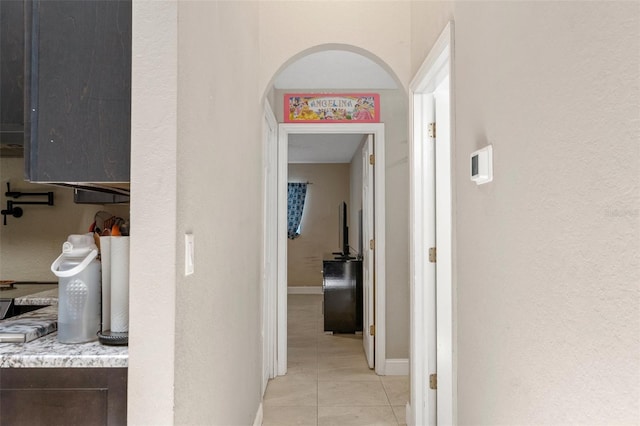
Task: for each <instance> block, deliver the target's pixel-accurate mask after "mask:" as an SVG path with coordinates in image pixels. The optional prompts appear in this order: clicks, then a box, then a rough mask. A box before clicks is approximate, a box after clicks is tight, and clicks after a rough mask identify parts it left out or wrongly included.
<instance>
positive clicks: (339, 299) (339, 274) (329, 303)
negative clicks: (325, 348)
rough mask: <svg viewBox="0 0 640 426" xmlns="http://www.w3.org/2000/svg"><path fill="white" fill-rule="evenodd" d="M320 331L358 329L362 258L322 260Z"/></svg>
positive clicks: (359, 323) (359, 329)
mask: <svg viewBox="0 0 640 426" xmlns="http://www.w3.org/2000/svg"><path fill="white" fill-rule="evenodd" d="M322 274H323V284H322V286H323V290H324V303H323V305H324V307H323V309H324V331H331V332H334V333H355V332H356V331H362V261H360V260H351V259H349V260H344V259H337V260H324V261H323V262H322Z"/></svg>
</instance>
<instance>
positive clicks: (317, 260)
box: [276, 123, 385, 375]
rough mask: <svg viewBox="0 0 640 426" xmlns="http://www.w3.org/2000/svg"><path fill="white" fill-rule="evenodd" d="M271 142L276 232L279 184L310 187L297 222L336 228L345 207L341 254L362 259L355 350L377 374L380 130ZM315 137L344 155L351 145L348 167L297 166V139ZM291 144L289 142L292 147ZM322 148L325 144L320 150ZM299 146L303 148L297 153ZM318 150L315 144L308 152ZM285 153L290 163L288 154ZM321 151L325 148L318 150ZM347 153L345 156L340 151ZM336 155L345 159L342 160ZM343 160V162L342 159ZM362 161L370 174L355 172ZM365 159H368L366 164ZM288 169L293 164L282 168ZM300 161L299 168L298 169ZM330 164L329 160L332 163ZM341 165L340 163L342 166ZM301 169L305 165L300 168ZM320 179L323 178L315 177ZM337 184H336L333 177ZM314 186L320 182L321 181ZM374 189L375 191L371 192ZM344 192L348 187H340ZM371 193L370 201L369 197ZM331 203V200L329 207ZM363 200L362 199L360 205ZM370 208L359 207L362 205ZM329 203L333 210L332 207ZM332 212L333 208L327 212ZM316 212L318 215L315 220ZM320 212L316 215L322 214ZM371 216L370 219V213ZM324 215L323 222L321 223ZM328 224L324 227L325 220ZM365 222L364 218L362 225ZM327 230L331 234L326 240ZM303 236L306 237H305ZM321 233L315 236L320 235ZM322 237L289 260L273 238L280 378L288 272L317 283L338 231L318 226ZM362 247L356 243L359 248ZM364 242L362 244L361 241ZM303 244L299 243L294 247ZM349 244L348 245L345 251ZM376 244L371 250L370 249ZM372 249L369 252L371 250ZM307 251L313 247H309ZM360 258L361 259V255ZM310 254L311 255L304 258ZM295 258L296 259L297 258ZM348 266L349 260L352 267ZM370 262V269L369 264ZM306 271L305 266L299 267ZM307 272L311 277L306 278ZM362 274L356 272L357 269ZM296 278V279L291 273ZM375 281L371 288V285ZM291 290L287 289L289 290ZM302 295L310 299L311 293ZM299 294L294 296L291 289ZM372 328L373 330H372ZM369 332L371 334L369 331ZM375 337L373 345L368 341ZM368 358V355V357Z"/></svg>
mask: <svg viewBox="0 0 640 426" xmlns="http://www.w3.org/2000/svg"><path fill="white" fill-rule="evenodd" d="M278 133H279V135H278V161H277V163H278V179H277V180H278V185H277V186H278V188H277V193H278V208H277V211H278V229H283V230H284V229H286V227H287V221H286V211H287V184H288V182H290V181H294V182H295V181H302V182H304V183H307V182H308V183H310V185H309V189H308V194H309V197H310V199H309V205H308V206H306V207H305V209H307V208H308V209H309V210H311V209H313V210H314V212H313V213H305V216H306V215H308V217H309V218H310V217H311V216H319V217H320V219H319V220H320V221H322V220H323V217H324V220H325V222H326V221H327V220H329V221H331V219H333V222H335V223H334V224H335V225H338V222H339V214H340V210H339V206H340V205H342V202H343V201H344V202H345V203H346V204H347V205H350V206H351V209H350V210H349V211H348V217H347V218H346V219H347V220H348V224H349V225H350V226H349V230H348V233H349V237H350V239H349V241H351V243H350V244H349V245H350V246H351V249H350V252H349V254H350V255H351V256H352V257H355V258H356V259H358V258H359V257H361V258H362V259H363V260H365V259H366V262H365V264H366V266H365V268H366V269H365V270H364V271H363V277H365V279H364V280H363V296H364V297H363V300H364V302H363V305H362V309H363V338H362V342H363V346H364V351H365V354H366V356H367V363H368V365H369V366H370V367H371V368H375V371H376V373H378V374H381V373H382V366H383V365H384V364H383V363H381V362H380V361H381V360H384V350H385V348H384V332H385V327H384V308H383V307H384V303H385V295H384V288H385V285H384V259H385V258H384V256H385V253H384V235H385V232H384V170H385V169H384V125H383V124H379V123H372V124H370V123H360V124H319V125H316V124H280V125H279V132H278ZM318 136H323V137H324V138H325V141H331V140H333V141H334V143H339V144H341V147H342V149H343V151H344V149H345V146H346V144H345V141H346V140H351V144H352V145H353V148H351V150H352V151H351V152H347V153H346V156H347V157H349V159H348V161H349V162H348V163H346V162H342V163H327V162H326V161H328V160H327V159H325V160H315V161H324V162H323V163H321V164H318V163H316V164H315V165H313V163H311V162H310V161H311V160H309V158H310V157H307V158H306V159H305V158H304V156H305V155H308V152H307V153H306V154H305V151H308V146H309V145H305V144H304V143H303V142H304V139H305V137H309V138H317V137H318ZM296 138H297V139H296ZM327 143H328V144H330V143H331V142H327ZM304 146H307V148H305V147H304ZM313 146H315V147H320V145H318V144H317V143H316V144H315V145H313ZM290 148H291V156H290V154H289V152H290ZM325 148H328V146H327V147H325ZM371 150H374V151H375V153H376V157H375V161H372V163H373V164H370V163H369V158H370V156H371V154H373V153H372V152H370V151H371ZM320 151H322V152H325V154H326V155H334V156H335V155H337V153H336V150H332V149H330V148H329V149H322V148H320ZM347 151H348V150H347ZM342 155H345V154H344V153H343V154H342ZM345 158H346V157H345ZM365 158H366V160H367V164H368V167H370V169H369V170H370V173H365V172H363V169H364V166H365ZM371 158H373V156H371ZM290 161H293V163H290ZM302 161H304V162H302ZM334 161H335V160H334ZM342 161H347V160H345V159H343V160H342ZM305 164H307V165H306V166H305ZM323 169H324V170H323ZM323 175H325V176H326V182H325V178H323V177H322V176H323ZM341 176H342V177H341ZM365 176H366V177H369V178H371V180H372V181H373V179H375V181H376V185H375V186H373V185H370V184H365V183H364V179H365ZM320 179H323V180H322V181H321V180H320ZM331 182H333V185H334V188H333V189H332V190H326V191H324V190H323V189H326V188H322V187H321V185H322V186H326V185H328V184H330V183H331ZM378 182H379V184H378ZM341 184H342V185H343V188H342V191H340V190H338V191H336V189H339V188H337V187H339V186H340V185H341ZM347 185H348V187H347ZM351 188H355V189H354V191H353V192H354V193H351V192H352V191H351ZM363 189H367V190H368V191H370V195H369V196H368V197H366V196H364V197H363V195H361V194H363V192H362V191H363ZM314 193H315V194H316V198H317V199H316V200H313V197H314ZM374 193H375V194H374ZM333 198H335V199H333ZM363 198H364V199H365V201H364V203H363ZM323 200H324V202H323ZM366 200H369V201H371V203H370V204H369V205H368V206H367V205H364V204H367V201H366ZM317 201H320V202H321V203H322V205H315V204H314V202H317ZM332 201H337V202H332ZM334 204H335V205H334ZM316 210H321V211H320V214H317V215H316V213H318V212H317V211H316ZM322 210H324V211H325V212H324V214H323V212H322ZM372 210H373V211H375V215H374V214H373V211H372ZM360 211H362V217H363V225H364V227H367V224H369V225H370V226H369V227H368V228H369V229H370V230H371V231H369V232H367V231H364V232H363V237H362V238H361V236H360V232H359V228H360V226H359V223H360V219H359V218H360V214H359V212H360ZM327 215H328V216H327ZM327 218H328V219H327ZM367 218H369V219H368V220H367ZM305 219H307V217H305V218H303V222H302V224H301V225H302V232H303V233H304V232H305V222H304V220H305ZM332 229H333V230H334V231H333V232H332ZM309 232H311V231H309ZM321 232H322V231H321ZM324 233H325V234H326V233H328V234H329V235H325V236H324V237H326V238H325V239H326V241H327V244H328V245H325V246H324V248H321V249H320V252H318V251H317V250H316V251H315V253H313V254H311V255H310V254H308V253H310V252H308V251H307V254H305V251H306V250H305V248H304V246H303V245H298V247H297V248H296V252H295V253H292V254H289V246H293V244H296V242H299V241H296V240H293V241H291V240H288V239H287V235H286V232H278V249H277V253H278V255H277V257H278V261H277V264H278V267H277V277H278V278H277V295H278V296H277V306H278V320H277V333H276V336H277V373H278V375H283V374H285V373H286V372H287V367H288V362H287V347H288V328H287V324H288V318H287V306H288V295H289V292H290V290H289V285H288V284H289V271H290V270H291V268H292V267H294V266H295V267H297V266H301V267H302V268H305V267H306V269H308V270H311V271H312V273H311V277H312V279H315V280H316V281H318V280H322V278H323V277H322V275H321V274H320V272H321V271H322V268H323V258H326V257H327V255H328V256H331V255H332V254H333V252H335V253H337V252H338V251H339V250H338V249H340V247H339V242H338V235H339V227H338V226H331V225H329V226H325V227H324ZM371 233H373V234H374V235H375V240H374V241H375V242H374V243H370V242H369V240H373V238H368V235H369V234H371ZM332 234H334V235H332ZM361 239H362V241H363V242H362V243H359V241H360V240H361ZM365 239H366V240H367V241H365ZM301 241H303V240H301ZM353 243H356V244H357V245H356V244H353ZM376 243H377V244H376ZM376 245H377V247H375V246H376ZM312 249H313V247H312ZM365 250H366V252H365ZM312 251H313V250H312ZM301 252H302V253H301ZM292 258H293V259H296V260H295V261H297V262H302V263H303V264H301V265H290V264H289V260H290V259H292ZM356 259H354V260H356ZM369 260H370V262H369ZM305 262H306V263H308V264H307V265H305V264H304V263H305ZM313 268H315V271H316V272H315V274H314V273H313V270H314V269H313ZM363 269H364V268H363ZM296 273H297V272H296ZM374 276H375V277H376V280H375V286H374V279H373V277H374ZM316 284H320V286H318V285H316V286H313V287H315V289H317V290H315V291H316V292H317V293H318V294H322V293H321V291H322V286H321V285H322V282H321V281H320V282H318V283H316ZM294 287H295V286H294ZM305 287H310V288H309V290H308V291H309V292H313V291H314V290H313V289H311V287H312V286H308V285H306V286H305ZM296 290H297V291H300V289H299V288H298V289H296ZM372 326H373V327H372ZM374 330H375V331H374ZM374 334H375V337H374ZM374 354H375V355H374Z"/></svg>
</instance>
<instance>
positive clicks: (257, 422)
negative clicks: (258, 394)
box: [253, 402, 264, 426]
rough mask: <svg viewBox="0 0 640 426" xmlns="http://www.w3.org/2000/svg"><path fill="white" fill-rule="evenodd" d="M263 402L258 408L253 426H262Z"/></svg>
mask: <svg viewBox="0 0 640 426" xmlns="http://www.w3.org/2000/svg"><path fill="white" fill-rule="evenodd" d="M263 414H264V413H263V412H262V402H261V403H260V405H259V406H258V412H257V413H256V418H255V419H254V420H253V426H262V416H263Z"/></svg>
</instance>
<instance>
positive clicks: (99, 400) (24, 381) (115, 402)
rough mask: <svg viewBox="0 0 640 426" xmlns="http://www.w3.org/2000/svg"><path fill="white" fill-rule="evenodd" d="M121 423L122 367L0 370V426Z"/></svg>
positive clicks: (124, 407)
mask: <svg viewBox="0 0 640 426" xmlns="http://www.w3.org/2000/svg"><path fill="white" fill-rule="evenodd" d="M126 422H127V369H126V368H3V369H0V426H5V425H7V426H9V425H11V426H19V425H25V426H27V425H28V426H39V425H66V426H72V425H79V426H80V425H81V426H90V425H105V426H115V425H124V424H126Z"/></svg>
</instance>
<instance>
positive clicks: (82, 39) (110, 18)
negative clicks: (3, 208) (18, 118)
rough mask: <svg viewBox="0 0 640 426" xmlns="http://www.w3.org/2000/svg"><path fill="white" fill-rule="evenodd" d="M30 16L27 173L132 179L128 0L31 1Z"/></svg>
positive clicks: (41, 177)
mask: <svg viewBox="0 0 640 426" xmlns="http://www.w3.org/2000/svg"><path fill="white" fill-rule="evenodd" d="M25 23H26V36H25V37H26V43H25V45H26V50H27V54H26V58H25V64H26V65H25V70H26V79H27V81H28V84H27V88H26V92H25V100H26V108H27V114H26V115H25V127H26V129H25V133H26V136H25V138H26V140H27V141H28V142H27V143H26V144H25V178H26V179H27V180H30V181H33V182H96V183H99V182H107V183H110V182H128V181H129V168H130V151H131V149H130V146H131V0H122V1H120V0H91V1H77V0H71V1H58V0H28V1H27V2H26V3H25Z"/></svg>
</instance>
